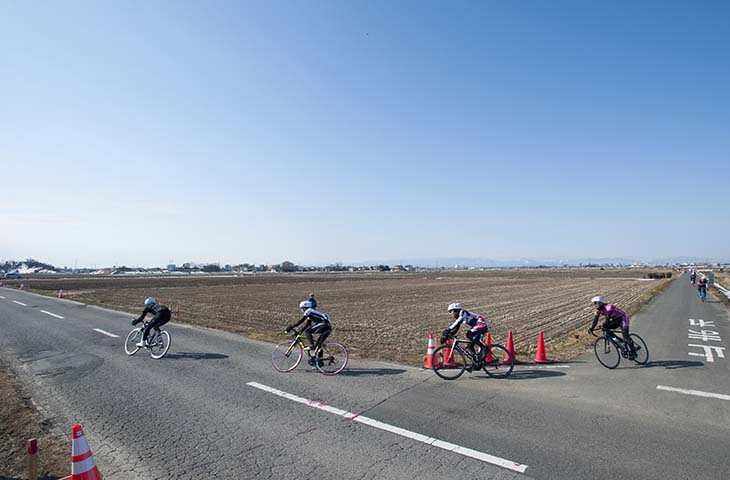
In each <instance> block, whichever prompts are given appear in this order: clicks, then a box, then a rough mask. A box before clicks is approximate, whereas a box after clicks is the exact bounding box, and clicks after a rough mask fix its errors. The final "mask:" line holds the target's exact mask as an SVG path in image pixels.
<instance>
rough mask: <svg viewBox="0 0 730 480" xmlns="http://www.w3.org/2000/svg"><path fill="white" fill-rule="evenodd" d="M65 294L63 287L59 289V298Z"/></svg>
mask: <svg viewBox="0 0 730 480" xmlns="http://www.w3.org/2000/svg"><path fill="white" fill-rule="evenodd" d="M63 296H64V293H63V289H60V290H58V298H63Z"/></svg>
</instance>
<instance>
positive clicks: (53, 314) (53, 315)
mask: <svg viewBox="0 0 730 480" xmlns="http://www.w3.org/2000/svg"><path fill="white" fill-rule="evenodd" d="M41 312H43V313H45V314H46V315H50V316H52V317H56V318H60V319H61V320H63V317H62V316H61V315H56V314H55V313H51V312H46V311H45V310H41Z"/></svg>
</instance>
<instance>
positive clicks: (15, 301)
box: [13, 300, 28, 307]
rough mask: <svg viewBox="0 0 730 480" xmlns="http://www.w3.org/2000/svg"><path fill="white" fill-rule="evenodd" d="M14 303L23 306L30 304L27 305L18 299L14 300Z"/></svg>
mask: <svg viewBox="0 0 730 480" xmlns="http://www.w3.org/2000/svg"><path fill="white" fill-rule="evenodd" d="M13 303H17V304H18V305H22V306H24V307H27V306H28V305H26V304H25V303H23V302H19V301H17V300H13Z"/></svg>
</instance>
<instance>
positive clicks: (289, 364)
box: [271, 340, 303, 373]
mask: <svg viewBox="0 0 730 480" xmlns="http://www.w3.org/2000/svg"><path fill="white" fill-rule="evenodd" d="M302 354H303V352H302V347H301V345H299V344H298V343H297V342H296V341H291V340H285V341H283V342H281V343H279V344H278V345H277V346H276V347H274V351H273V352H271V365H272V366H273V367H274V370H276V371H278V372H282V373H286V372H291V371H292V370H294V369H295V368H297V365H299V362H301V361H302Z"/></svg>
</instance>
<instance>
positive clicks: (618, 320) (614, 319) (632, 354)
mask: <svg viewBox="0 0 730 480" xmlns="http://www.w3.org/2000/svg"><path fill="white" fill-rule="evenodd" d="M591 302H593V305H594V306H595V307H596V316H595V317H593V324H592V325H591V328H589V329H588V330H589V331H590V332H591V333H593V330H595V328H596V324H597V323H598V319H599V318H601V316H602V315H603V316H605V317H606V321H605V322H604V323H603V325H604V326H605V327H606V328H608V329H610V330H614V329H616V328H619V327H620V328H621V335H622V336H623V337H624V342H625V343H626V344H627V345H628V346H629V358H630V359H631V360H633V359H634V358H636V347H635V345H634V341H633V340H631V337H630V336H629V316H628V315H626V312H624V311H623V310H621V309H620V308H618V307H616V306H615V305H613V304H610V303H607V302H606V299H605V298H603V297H601V296H596V297H593V298H592V299H591Z"/></svg>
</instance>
